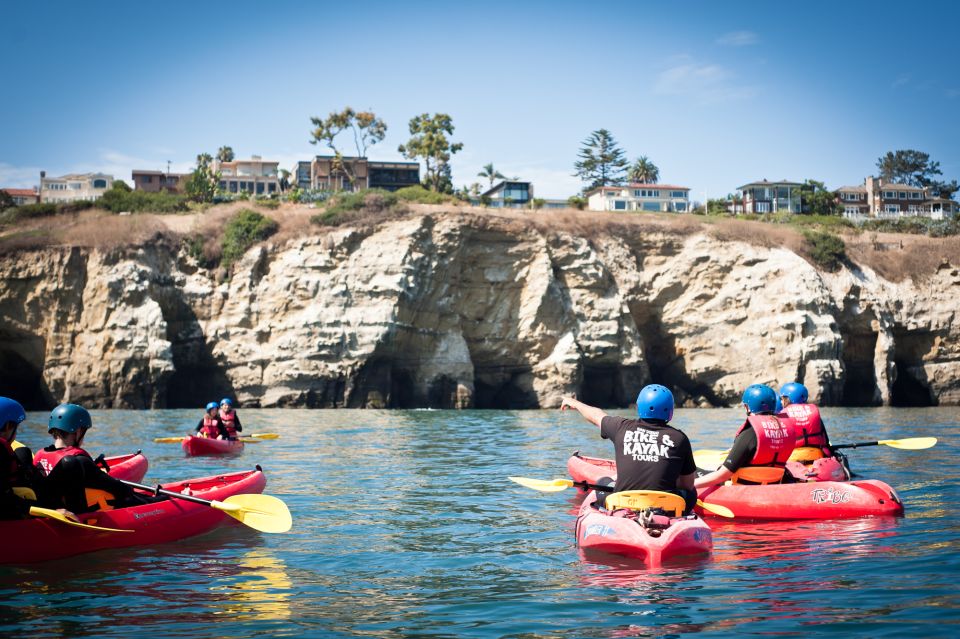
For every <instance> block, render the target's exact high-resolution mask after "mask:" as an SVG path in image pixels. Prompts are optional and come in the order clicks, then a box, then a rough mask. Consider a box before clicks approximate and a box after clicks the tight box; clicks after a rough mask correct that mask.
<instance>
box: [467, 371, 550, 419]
mask: <svg viewBox="0 0 960 639" xmlns="http://www.w3.org/2000/svg"><path fill="white" fill-rule="evenodd" d="M532 380H533V377H532V375H531V373H530V371H529V370H518V371H512V372H504V371H496V372H489V371H480V370H477V371H475V372H474V406H475V407H476V408H493V409H500V410H512V409H519V408H538V407H539V406H540V402H539V400H538V399H537V395H536V393H534V392H533V385H532Z"/></svg>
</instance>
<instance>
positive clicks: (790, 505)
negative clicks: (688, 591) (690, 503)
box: [567, 453, 903, 520]
mask: <svg viewBox="0 0 960 639" xmlns="http://www.w3.org/2000/svg"><path fill="white" fill-rule="evenodd" d="M567 470H568V471H569V473H570V476H571V477H572V478H573V479H574V480H576V481H586V482H589V483H597V480H599V479H600V478H602V477H610V478H612V479H616V477H617V467H616V463H615V462H614V461H613V460H611V459H600V458H598V457H586V456H584V455H580V454H579V453H574V454H573V456H571V457H570V459H568V460H567ZM699 497H700V499H701V500H703V501H704V503H708V504H716V505H720V506H726V507H727V508H729V509H730V510H732V511H733V512H734V514H735V515H736V518H737V519H738V520H739V519H756V520H788V519H848V518H854V517H891V516H900V515H903V502H901V501H900V497H898V496H897V493H896V491H894V490H893V488H891V487H890V486H888V485H887V484H885V483H884V482H882V481H878V480H875V479H868V480H863V481H850V482H839V481H814V482H802V483H795V484H768V485H766V486H750V485H743V484H725V485H723V486H711V487H709V488H704V489H702V490H701V491H700V495H699ZM697 512H700V514H701V515H704V516H707V515H710V514H711V513H708V512H702V511H701V509H700V508H697Z"/></svg>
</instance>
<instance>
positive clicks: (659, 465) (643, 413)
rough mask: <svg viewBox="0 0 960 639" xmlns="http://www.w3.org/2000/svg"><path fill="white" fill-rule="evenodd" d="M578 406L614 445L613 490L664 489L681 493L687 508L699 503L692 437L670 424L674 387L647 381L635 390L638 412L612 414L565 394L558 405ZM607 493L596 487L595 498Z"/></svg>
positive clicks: (576, 407)
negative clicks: (631, 416) (637, 392)
mask: <svg viewBox="0 0 960 639" xmlns="http://www.w3.org/2000/svg"><path fill="white" fill-rule="evenodd" d="M567 408H574V409H576V410H577V412H579V413H580V414H581V415H582V416H583V417H584V418H585V419H586V420H587V421H588V422H590V423H591V424H594V425H595V426H599V427H600V437H602V438H603V439H609V440H610V441H612V442H613V445H614V447H615V448H616V464H617V480H616V483H615V485H614V489H613V490H612V491H611V492H621V491H625V490H660V491H664V492H669V493H674V494H676V495H680V496H681V497H683V499H684V501H685V502H686V509H685V514H686V513H689V512H690V511H692V510H693V507H694V505H696V503H697V491H696V488H694V483H693V482H694V477H695V476H696V470H697V466H696V463H695V462H694V460H693V449H692V447H691V446H690V440H689V439H687V436H686V435H684V434H683V432H682V431H680V430H677V429H676V428H674V427H673V426H670V425H669V424H668V422H669V421H670V420H671V419H672V418H673V393H671V392H670V390H669V389H667V388H666V387H664V386H661V385H659V384H650V385H649V386H644V388H643V390H641V391H640V394H639V395H638V396H637V417H638V418H639V419H630V418H627V417H617V416H615V415H608V414H607V413H606V412H604V411H603V410H602V409H600V408H596V407H594V406H590V405H588V404H584V403H583V402H581V401H579V400H577V399H574V398H573V397H564V398H563V400H562V402H561V404H560V410H566V409H567ZM605 498H606V495H605V494H604V495H601V493H600V492H598V493H597V503H599V504H602V503H604V499H605Z"/></svg>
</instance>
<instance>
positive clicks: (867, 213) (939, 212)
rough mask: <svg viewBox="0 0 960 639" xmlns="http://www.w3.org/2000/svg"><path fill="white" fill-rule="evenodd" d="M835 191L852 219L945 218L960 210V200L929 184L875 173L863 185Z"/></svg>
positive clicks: (955, 214) (844, 210)
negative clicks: (900, 181)
mask: <svg viewBox="0 0 960 639" xmlns="http://www.w3.org/2000/svg"><path fill="white" fill-rule="evenodd" d="M834 193H835V195H836V200H837V202H838V203H839V204H840V205H841V206H842V207H843V216H844V217H845V218H847V219H851V220H863V219H866V218H880V219H888V220H889V219H899V218H904V217H927V218H930V219H934V220H942V219H945V218H955V217H957V214H958V213H960V203H957V202H955V201H953V200H950V199H947V198H942V197H940V196H939V194H935V193H933V192H932V191H931V189H930V188H929V187H920V186H912V185H910V184H897V183H893V182H887V181H885V180H884V179H883V178H874V177H872V176H871V177H867V178H866V179H865V180H864V181H863V184H862V185H860V186H842V187H840V188H839V189H837V190H836V191H834Z"/></svg>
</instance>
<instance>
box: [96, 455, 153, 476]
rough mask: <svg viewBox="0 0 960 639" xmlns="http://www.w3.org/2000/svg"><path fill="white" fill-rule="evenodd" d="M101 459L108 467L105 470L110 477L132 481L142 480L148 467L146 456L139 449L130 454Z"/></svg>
mask: <svg viewBox="0 0 960 639" xmlns="http://www.w3.org/2000/svg"><path fill="white" fill-rule="evenodd" d="M103 461H105V462H106V463H107V467H108V468H109V469H110V470H108V471H107V472H108V473H109V474H110V476H111V477H114V478H115V479H123V480H125V481H132V482H141V481H143V478H144V476H145V475H146V474H147V468H148V467H149V463H148V462H147V458H146V457H145V456H144V454H143V453H141V452H140V451H137V452H135V453H133V454H130V455H117V456H115V457H106V458H105V459H104V460H103Z"/></svg>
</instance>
